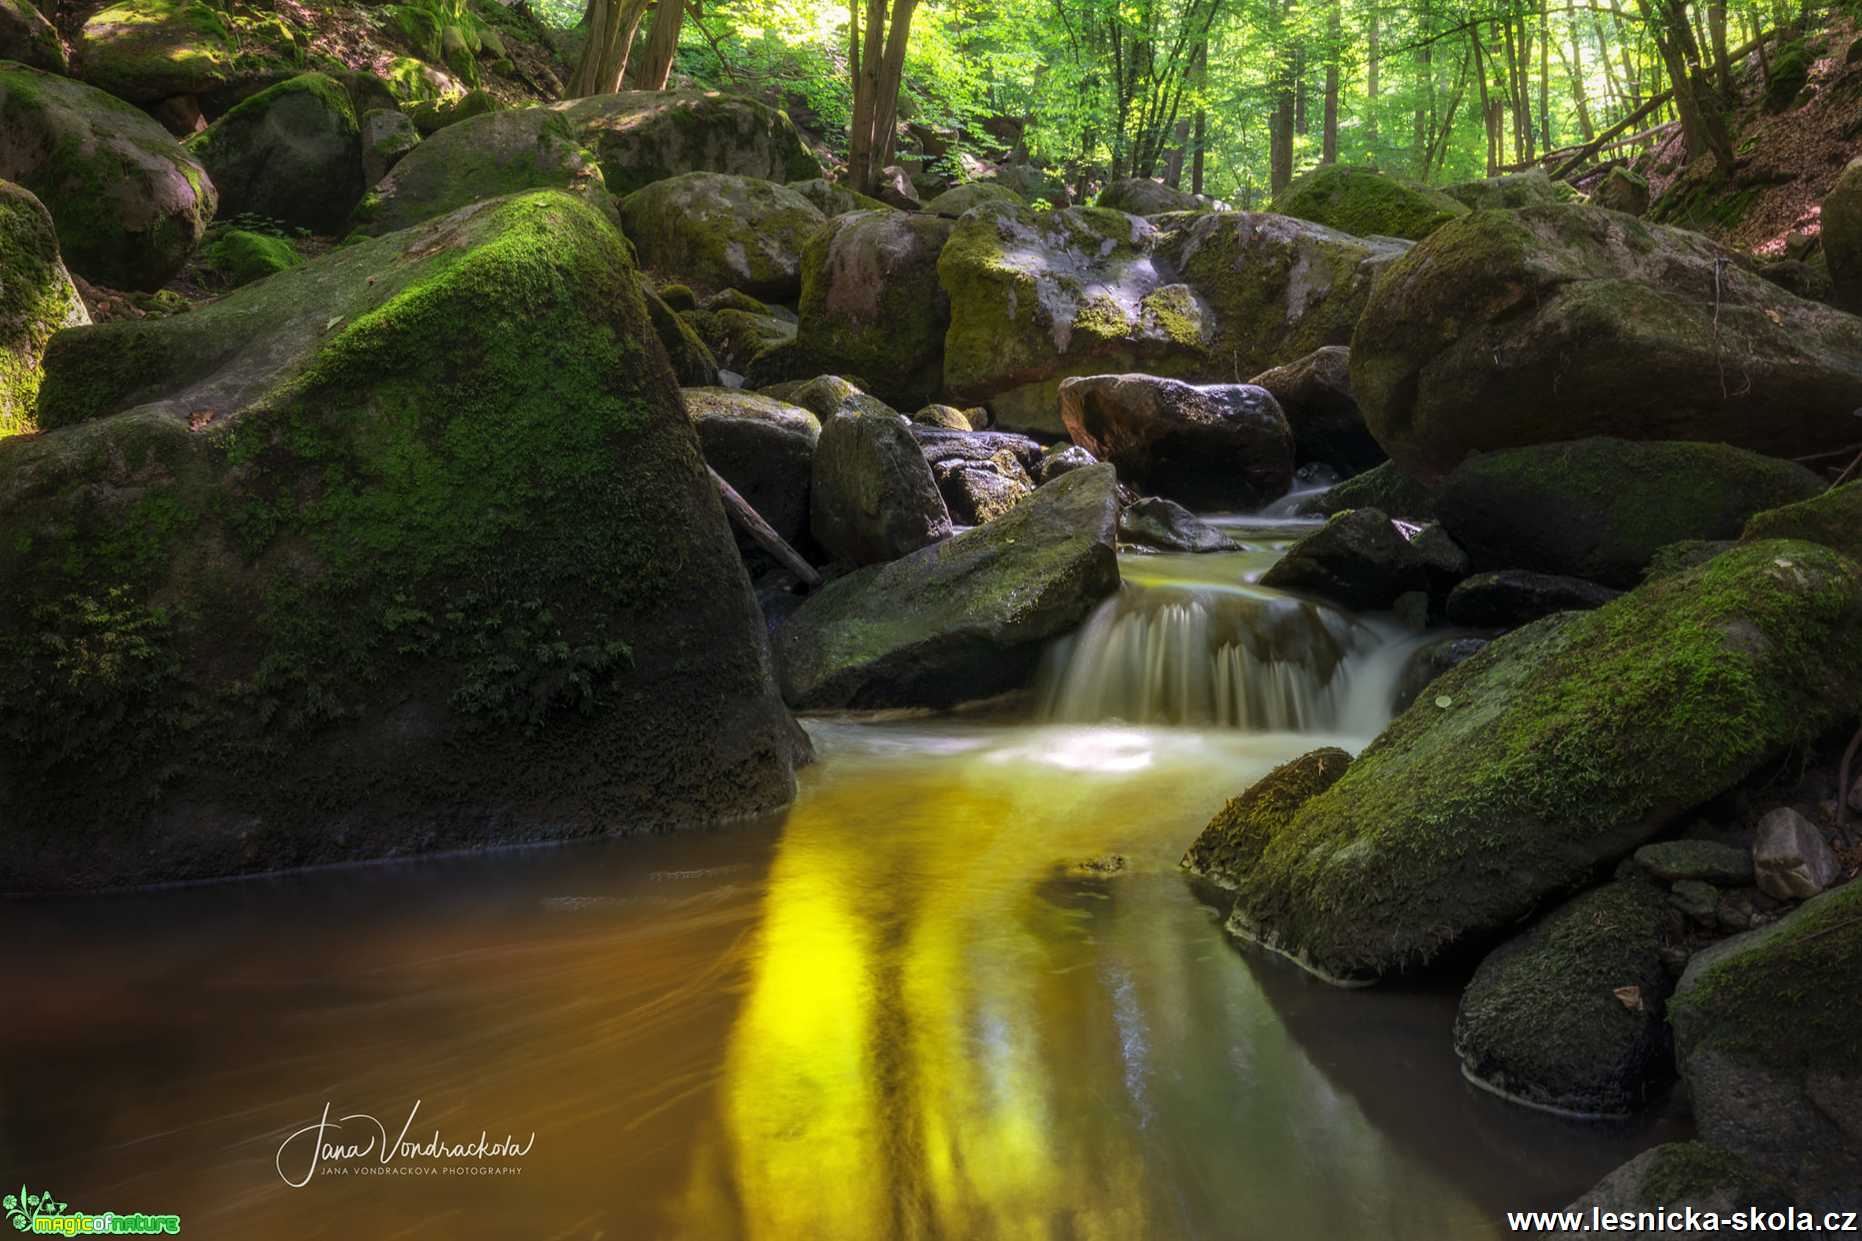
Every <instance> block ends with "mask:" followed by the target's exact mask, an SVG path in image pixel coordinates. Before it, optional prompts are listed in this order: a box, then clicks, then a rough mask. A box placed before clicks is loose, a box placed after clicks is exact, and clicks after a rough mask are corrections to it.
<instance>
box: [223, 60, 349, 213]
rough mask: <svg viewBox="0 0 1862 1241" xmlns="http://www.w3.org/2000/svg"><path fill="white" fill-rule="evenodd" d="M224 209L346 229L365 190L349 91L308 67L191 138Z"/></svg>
mask: <svg viewBox="0 0 1862 1241" xmlns="http://www.w3.org/2000/svg"><path fill="white" fill-rule="evenodd" d="M187 149H188V151H189V153H190V154H192V155H193V156H194V157H195V158H196V159H198V160H199V161H200V162H201V165H202V166H203V167H204V168H206V170H207V175H208V176H210V177H212V178H213V185H214V188H215V189H216V190H218V191H219V193H220V211H221V212H222V213H223V214H225V215H229V216H234V215H256V216H263V217H265V218H266V219H271V220H280V221H282V222H284V223H286V224H290V225H294V226H296V227H298V228H307V229H309V230H311V231H312V232H317V233H333V232H336V231H338V230H340V229H341V228H342V226H343V224H344V222H345V221H347V220H348V218H349V213H350V212H351V211H353V210H354V209H355V206H356V203H357V202H358V201H359V200H360V199H361V197H362V190H363V183H362V130H361V126H360V125H359V124H358V122H357V120H356V112H355V106H354V105H353V104H352V103H351V102H350V100H349V93H348V92H347V91H346V90H344V89H343V87H342V85H341V84H340V83H338V82H337V81H335V80H334V79H333V78H330V77H327V76H325V75H324V74H321V73H305V74H300V75H298V76H297V77H294V78H289V79H286V80H285V81H283V82H280V83H278V84H277V85H276V86H272V87H268V88H267V89H265V90H262V91H260V92H259V93H258V94H256V95H254V96H252V97H251V98H250V99H247V100H245V101H244V102H243V103H241V104H239V105H238V106H237V107H235V108H234V109H232V111H230V112H228V113H227V114H226V115H225V116H222V117H221V118H220V119H219V120H217V121H215V122H214V123H213V124H211V125H209V126H207V128H206V129H204V130H202V131H201V132H200V133H199V134H196V135H195V136H194V137H192V138H190V139H188V142H187Z"/></svg>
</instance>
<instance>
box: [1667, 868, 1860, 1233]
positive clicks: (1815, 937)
mask: <svg viewBox="0 0 1862 1241" xmlns="http://www.w3.org/2000/svg"><path fill="white" fill-rule="evenodd" d="M1859 957H1862V884H1856V883H1851V884H1847V885H1845V886H1843V887H1841V888H1837V889H1835V890H1833V891H1830V892H1826V893H1825V894H1823V895H1822V896H1819V897H1816V898H1814V899H1813V900H1811V901H1809V902H1808V903H1806V904H1805V905H1803V906H1802V907H1801V908H1799V909H1797V910H1795V911H1794V912H1792V913H1790V914H1789V915H1787V916H1786V917H1785V918H1783V919H1782V920H1780V921H1779V922H1776V923H1774V924H1772V925H1770V926H1767V927H1763V928H1760V929H1759V930H1755V931H1749V932H1747V933H1745V934H1743V935H1737V936H1734V937H1733V938H1732V939H1729V940H1726V941H1724V942H1723V943H1719V944H1715V945H1713V946H1712V947H1710V948H1707V949H1705V950H1704V951H1702V952H1699V953H1697V954H1695V956H1694V958H1693V960H1692V961H1690V962H1689V964H1688V967H1687V972H1686V973H1685V974H1683V975H1682V977H1681V982H1680V984H1679V985H1678V986H1677V987H1676V989H1675V995H1674V999H1673V1001H1672V1003H1671V1004H1670V1007H1669V1016H1670V1018H1671V1019H1672V1021H1673V1023H1674V1032H1675V1061H1676V1063H1677V1064H1678V1065H1679V1067H1680V1070H1681V1074H1682V1076H1683V1077H1684V1078H1686V1079H1687V1082H1688V1085H1689V1087H1690V1088H1691V1091H1692V1094H1693V1100H1694V1117H1695V1121H1696V1123H1697V1124H1698V1126H1699V1130H1700V1136H1701V1138H1702V1139H1703V1140H1705V1141H1708V1142H1711V1143H1713V1144H1714V1145H1716V1146H1719V1147H1722V1148H1724V1149H1726V1150H1729V1151H1732V1152H1734V1153H1736V1154H1738V1155H1741V1156H1743V1157H1745V1158H1746V1159H1748V1160H1750V1161H1751V1162H1752V1163H1753V1164H1754V1165H1755V1166H1756V1167H1757V1168H1758V1169H1759V1170H1760V1171H1761V1172H1764V1173H1767V1174H1769V1175H1771V1176H1775V1177H1777V1178H1779V1179H1780V1180H1783V1181H1785V1182H1786V1183H1787V1184H1788V1185H1789V1187H1790V1189H1791V1190H1792V1192H1793V1196H1794V1197H1795V1199H1796V1201H1797V1202H1798V1203H1799V1204H1800V1205H1804V1206H1809V1207H1812V1208H1816V1207H1824V1208H1827V1209H1836V1208H1843V1209H1850V1210H1854V1209H1858V1208H1862V1140H1858V1139H1859V1138H1862V1132H1859V1131H1858V1127H1857V1120H1856V1118H1857V1117H1858V1116H1859V1115H1862V1071H1859V1070H1858V1068H1857V1065H1856V1057H1855V1048H1856V1027H1855V1015H1856V1010H1857V1002H1858V994H1857V978H1856V968H1855V963H1856V961H1857V960H1858V958H1859Z"/></svg>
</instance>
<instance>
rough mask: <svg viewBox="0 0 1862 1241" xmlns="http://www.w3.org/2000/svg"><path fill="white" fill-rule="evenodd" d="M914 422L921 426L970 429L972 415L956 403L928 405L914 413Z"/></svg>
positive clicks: (971, 428)
mask: <svg viewBox="0 0 1862 1241" xmlns="http://www.w3.org/2000/svg"><path fill="white" fill-rule="evenodd" d="M912 423H913V425H915V426H921V427H938V428H940V429H942V430H945V431H970V430H974V429H975V428H973V427H972V426H971V425H970V416H969V415H968V414H966V413H964V412H963V411H962V410H960V409H958V408H957V407H956V406H955V405H935V404H933V405H926V406H925V407H924V408H922V409H920V410H917V411H916V412H914V413H913V414H912Z"/></svg>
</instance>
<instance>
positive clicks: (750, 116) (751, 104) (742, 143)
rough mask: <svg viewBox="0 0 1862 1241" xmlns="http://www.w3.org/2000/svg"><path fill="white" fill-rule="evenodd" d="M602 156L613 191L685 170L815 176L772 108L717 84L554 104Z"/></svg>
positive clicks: (792, 132)
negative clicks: (716, 87)
mask: <svg viewBox="0 0 1862 1241" xmlns="http://www.w3.org/2000/svg"><path fill="white" fill-rule="evenodd" d="M548 110H549V111H552V112H556V113H559V114H561V115H562V116H563V117H564V118H566V119H567V120H568V121H569V123H570V125H571V126H572V127H573V129H574V131H575V134H576V136H577V138H578V139H579V140H580V141H581V142H582V143H584V144H585V145H587V146H588V147H590V148H592V149H593V150H594V152H595V155H596V158H597V159H599V160H600V161H601V172H602V176H603V177H604V179H605V180H606V182H607V186H608V190H609V192H610V193H612V194H614V195H615V196H616V197H624V196H625V195H628V194H631V193H633V192H634V191H635V190H637V189H639V188H640V187H641V186H643V185H650V184H652V183H653V182H655V181H660V180H663V179H665V178H667V177H676V176H678V175H679V174H680V173H684V172H722V173H729V174H730V175H732V176H738V177H754V178H756V179H757V180H759V181H774V182H777V183H779V184H785V183H787V182H790V181H806V180H810V179H812V178H815V177H819V176H820V175H821V164H820V161H818V160H816V159H815V157H814V156H813V155H811V154H809V151H808V146H807V144H806V143H804V142H803V141H802V135H801V132H800V131H799V130H797V129H796V128H795V124H794V122H792V121H790V120H789V117H788V114H787V113H785V112H783V111H782V110H781V109H779V108H772V107H769V106H768V105H767V104H763V103H759V102H757V101H756V100H754V99H745V98H743V97H742V96H738V95H726V94H721V93H719V92H717V91H698V90H688V91H671V90H667V91H640V90H635V91H620V92H619V93H617V94H613V95H592V96H589V97H588V98H586V99H576V100H569V101H565V102H563V103H559V104H555V105H553V106H552V107H551V108H550V109H548Z"/></svg>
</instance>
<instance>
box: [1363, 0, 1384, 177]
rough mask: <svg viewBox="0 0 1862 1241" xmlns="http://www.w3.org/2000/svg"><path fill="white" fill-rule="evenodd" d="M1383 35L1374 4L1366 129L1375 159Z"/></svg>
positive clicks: (1366, 78) (1366, 71)
mask: <svg viewBox="0 0 1862 1241" xmlns="http://www.w3.org/2000/svg"><path fill="white" fill-rule="evenodd" d="M1381 34H1382V32H1381V31H1379V30H1378V28H1377V6H1376V5H1375V4H1373V5H1372V6H1371V32H1370V39H1371V55H1370V59H1369V60H1368V61H1367V62H1366V63H1365V66H1364V97H1365V98H1366V99H1367V100H1369V101H1370V106H1369V107H1368V108H1366V109H1365V112H1366V116H1365V126H1364V127H1365V130H1366V131H1367V132H1368V133H1369V134H1370V139H1371V154H1372V155H1373V157H1374V156H1375V155H1376V153H1377V86H1378V82H1377V69H1378V64H1377V62H1378V61H1379V60H1380V59H1381V58H1382V56H1383V48H1382V46H1381V40H1380V36H1381Z"/></svg>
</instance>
